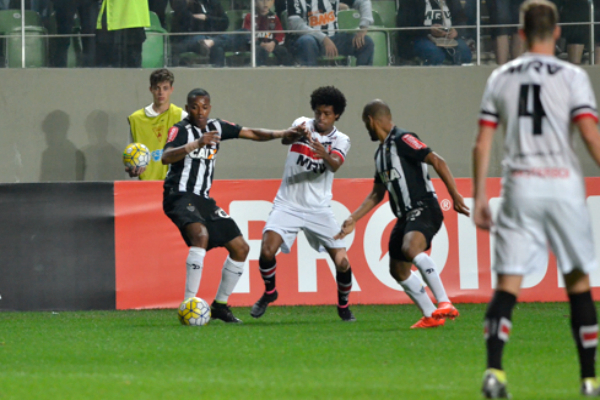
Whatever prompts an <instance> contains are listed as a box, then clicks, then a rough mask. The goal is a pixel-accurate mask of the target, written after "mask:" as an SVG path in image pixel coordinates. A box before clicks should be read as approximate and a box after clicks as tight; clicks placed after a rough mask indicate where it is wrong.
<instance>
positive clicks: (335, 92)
mask: <svg viewBox="0 0 600 400" xmlns="http://www.w3.org/2000/svg"><path fill="white" fill-rule="evenodd" d="M310 106H311V108H312V110H313V111H314V110H316V108H317V107H318V106H333V112H334V113H335V114H336V115H342V114H343V113H344V110H345V109H346V97H345V96H344V94H343V93H342V92H340V90H339V89H338V88H336V87H333V86H321V87H320V88H317V89H315V91H314V92H312V94H311V95H310Z"/></svg>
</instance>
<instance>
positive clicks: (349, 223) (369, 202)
mask: <svg viewBox="0 0 600 400" xmlns="http://www.w3.org/2000/svg"><path fill="white" fill-rule="evenodd" d="M384 196H385V186H383V185H381V184H377V183H376V184H374V185H373V190H372V191H371V193H369V195H368V196H367V198H366V199H365V200H364V201H363V202H362V204H361V205H360V206H358V208H357V209H356V210H355V211H354V212H353V213H352V214H350V216H349V217H348V218H346V220H345V221H344V222H343V223H342V227H341V229H340V231H339V232H338V234H337V235H335V236H334V237H333V238H334V239H336V240H338V239H343V238H344V237H346V236H347V235H349V234H350V233H352V231H353V230H354V228H355V226H356V222H357V221H358V220H359V219H361V218H362V217H364V216H365V215H366V214H367V213H368V212H369V211H371V210H372V209H373V208H374V207H375V206H376V205H377V204H379V203H380V202H381V200H383V197H384Z"/></svg>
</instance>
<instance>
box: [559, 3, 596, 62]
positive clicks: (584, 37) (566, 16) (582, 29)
mask: <svg viewBox="0 0 600 400" xmlns="http://www.w3.org/2000/svg"><path fill="white" fill-rule="evenodd" d="M553 2H554V3H555V4H556V7H557V8H558V12H559V14H560V22H565V23H580V24H581V25H567V26H563V27H562V29H561V32H562V34H561V36H562V37H563V38H564V40H566V43H567V59H568V60H569V62H572V63H573V64H581V61H582V58H583V51H584V49H585V48H589V42H590V26H589V25H588V24H589V22H590V4H589V2H588V0H568V1H567V0H554V1H553ZM593 4H594V21H596V22H598V21H599V18H600V10H599V9H598V7H600V0H593ZM599 28H600V26H599V25H595V26H594V36H595V38H596V41H598V39H599V37H598V33H600V29H599ZM597 52H598V45H596V59H597V57H598V54H597ZM595 64H597V62H595Z"/></svg>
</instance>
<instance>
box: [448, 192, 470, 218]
mask: <svg viewBox="0 0 600 400" xmlns="http://www.w3.org/2000/svg"><path fill="white" fill-rule="evenodd" d="M452 201H453V202H454V211H456V212H457V213H461V214H464V215H466V216H467V217H468V216H469V215H470V213H469V207H467V205H466V204H465V199H463V197H462V196H461V195H460V194H458V193H456V194H455V195H454V196H453V197H452Z"/></svg>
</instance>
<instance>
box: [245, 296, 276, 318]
mask: <svg viewBox="0 0 600 400" xmlns="http://www.w3.org/2000/svg"><path fill="white" fill-rule="evenodd" d="M275 300H277V290H275V291H273V292H272V293H270V294H267V293H266V292H265V293H263V295H262V296H261V298H260V299H258V301H257V302H256V303H254V305H253V306H252V310H250V315H251V316H253V317H254V318H260V317H262V316H263V314H264V313H265V311H267V307H268V306H269V303H272V302H274V301H275Z"/></svg>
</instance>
